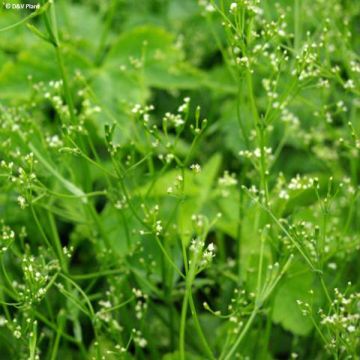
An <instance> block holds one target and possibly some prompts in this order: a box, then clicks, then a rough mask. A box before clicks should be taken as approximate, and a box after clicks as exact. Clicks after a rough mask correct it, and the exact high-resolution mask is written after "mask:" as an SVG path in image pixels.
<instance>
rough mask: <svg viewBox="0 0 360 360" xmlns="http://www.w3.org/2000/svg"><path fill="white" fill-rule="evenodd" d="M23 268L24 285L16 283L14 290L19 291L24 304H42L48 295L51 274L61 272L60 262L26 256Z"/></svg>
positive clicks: (22, 263)
mask: <svg viewBox="0 0 360 360" xmlns="http://www.w3.org/2000/svg"><path fill="white" fill-rule="evenodd" d="M21 266H22V270H23V274H24V284H18V283H17V282H14V284H13V286H14V288H16V289H18V295H19V297H20V298H21V299H22V301H23V302H24V303H26V304H29V305H31V304H32V303H34V302H35V303H36V302H40V301H41V300H42V299H43V297H44V296H45V294H46V291H47V285H48V283H49V281H50V279H51V276H50V274H51V273H53V272H54V271H58V270H59V263H58V261H57V260H53V261H50V262H46V261H45V259H44V258H43V257H42V256H40V257H37V258H35V257H34V256H32V255H24V256H23V258H22V260H21Z"/></svg>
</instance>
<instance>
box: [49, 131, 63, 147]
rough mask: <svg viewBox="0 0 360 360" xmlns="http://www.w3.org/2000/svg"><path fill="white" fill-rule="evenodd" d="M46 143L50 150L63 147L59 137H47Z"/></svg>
mask: <svg viewBox="0 0 360 360" xmlns="http://www.w3.org/2000/svg"><path fill="white" fill-rule="evenodd" d="M46 142H47V144H48V145H49V147H50V148H52V149H58V148H60V147H62V146H64V142H63V141H62V140H61V139H60V137H59V135H57V134H55V135H49V136H47V137H46Z"/></svg>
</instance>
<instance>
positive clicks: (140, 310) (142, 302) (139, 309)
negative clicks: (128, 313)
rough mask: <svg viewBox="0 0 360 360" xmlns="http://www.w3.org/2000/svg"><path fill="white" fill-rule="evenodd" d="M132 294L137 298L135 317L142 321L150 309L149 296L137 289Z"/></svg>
mask: <svg viewBox="0 0 360 360" xmlns="http://www.w3.org/2000/svg"><path fill="white" fill-rule="evenodd" d="M132 292H133V294H134V295H135V297H136V305H135V316H136V318H137V319H138V320H141V319H142V318H143V317H144V314H145V312H146V310H147V308H148V304H147V301H148V295H147V294H144V293H143V292H142V291H141V290H140V289H135V288H134V289H132Z"/></svg>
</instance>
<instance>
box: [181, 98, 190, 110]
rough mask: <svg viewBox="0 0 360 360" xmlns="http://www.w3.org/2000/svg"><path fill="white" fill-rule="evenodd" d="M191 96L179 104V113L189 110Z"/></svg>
mask: <svg viewBox="0 0 360 360" xmlns="http://www.w3.org/2000/svg"><path fill="white" fill-rule="evenodd" d="M189 104H190V98H189V97H186V98H184V102H183V104H182V105H180V106H179V108H178V112H179V113H186V112H187V111H188V110H189Z"/></svg>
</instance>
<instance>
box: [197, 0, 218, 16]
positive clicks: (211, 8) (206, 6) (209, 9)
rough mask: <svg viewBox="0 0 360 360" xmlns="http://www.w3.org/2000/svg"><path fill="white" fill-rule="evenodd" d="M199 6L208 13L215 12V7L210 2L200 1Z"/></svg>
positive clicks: (206, 0)
mask: <svg viewBox="0 0 360 360" xmlns="http://www.w3.org/2000/svg"><path fill="white" fill-rule="evenodd" d="M198 3H199V6H200V7H202V8H203V9H204V11H205V12H206V13H213V12H215V10H216V9H215V7H214V6H213V5H212V4H211V3H210V2H209V1H208V0H199V1H198Z"/></svg>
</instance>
